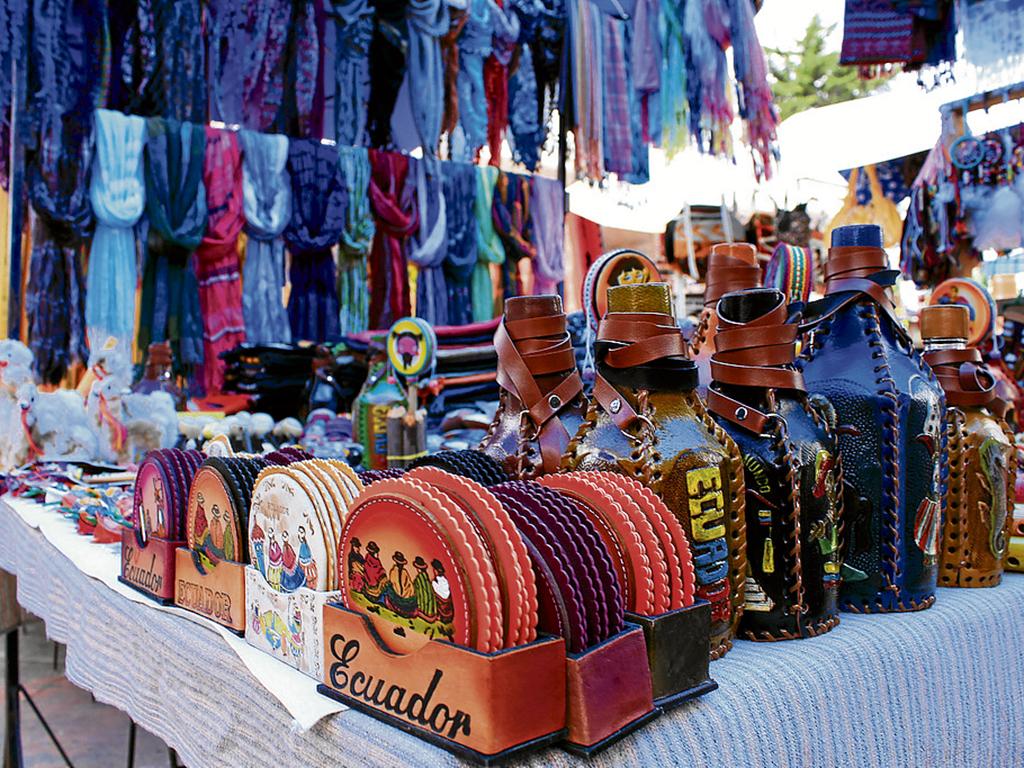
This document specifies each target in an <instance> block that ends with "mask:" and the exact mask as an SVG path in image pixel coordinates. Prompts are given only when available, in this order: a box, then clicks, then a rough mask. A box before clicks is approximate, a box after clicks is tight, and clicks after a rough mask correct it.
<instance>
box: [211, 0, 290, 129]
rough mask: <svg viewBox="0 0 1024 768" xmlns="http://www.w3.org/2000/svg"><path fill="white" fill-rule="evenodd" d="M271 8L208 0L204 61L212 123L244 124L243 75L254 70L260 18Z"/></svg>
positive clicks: (228, 0)
mask: <svg viewBox="0 0 1024 768" xmlns="http://www.w3.org/2000/svg"><path fill="white" fill-rule="evenodd" d="M253 6H255V7H253ZM260 6H262V7H260ZM273 7H274V6H273V4H272V3H271V4H267V5H264V4H263V3H251V4H250V3H239V2H236V0H207V3H206V19H207V34H206V42H207V53H206V61H207V63H208V66H209V72H210V87H209V97H210V106H209V109H210V118H211V119H213V120H221V121H223V122H225V123H229V124H230V123H241V122H242V121H243V119H244V113H245V99H246V90H245V80H246V75H247V74H249V73H250V72H252V71H253V70H254V69H256V68H257V66H258V64H259V58H260V53H261V52H262V49H261V46H260V42H261V41H260V40H258V38H257V37H256V34H255V33H256V32H257V31H258V30H259V29H260V26H261V25H260V24H259V23H258V21H259V17H260V16H265V15H267V14H268V13H269V12H270V11H271V10H272V9H273ZM250 20H251V21H252V22H255V23H250Z"/></svg>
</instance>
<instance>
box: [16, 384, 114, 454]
mask: <svg viewBox="0 0 1024 768" xmlns="http://www.w3.org/2000/svg"><path fill="white" fill-rule="evenodd" d="M18 408H19V410H20V418H19V420H20V422H21V430H20V431H21V433H22V434H23V435H24V437H25V444H24V446H23V448H22V450H21V453H20V455H19V456H18V457H17V464H19V465H20V464H24V463H27V462H29V461H32V460H34V459H46V460H53V461H91V460H94V459H96V457H97V455H98V451H99V446H98V444H97V440H96V434H95V433H94V432H93V430H92V428H91V425H90V424H89V418H88V416H86V413H85V403H83V402H82V398H81V396H80V395H79V394H78V393H77V392H73V391H71V390H68V389H59V390H57V391H56V392H40V391H39V390H38V389H37V388H36V385H35V384H33V383H31V382H25V383H24V384H22V385H21V386H20V387H19V388H18Z"/></svg>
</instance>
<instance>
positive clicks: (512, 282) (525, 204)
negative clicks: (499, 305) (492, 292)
mask: <svg viewBox="0 0 1024 768" xmlns="http://www.w3.org/2000/svg"><path fill="white" fill-rule="evenodd" d="M530 210H531V206H530V179H529V177H527V176H520V175H519V174H518V173H505V172H504V171H501V172H499V173H498V181H497V182H496V183H495V185H494V206H493V208H492V213H493V216H494V231H495V232H497V233H498V237H500V238H501V243H502V245H503V246H505V270H504V273H503V281H502V288H503V291H504V298H505V299H507V298H509V297H510V296H521V295H522V294H523V283H522V277H521V276H520V274H519V260H520V259H531V260H532V259H533V258H535V257H536V255H537V249H536V248H535V247H534V245H533V242H532V240H533V221H532V217H531V213H530Z"/></svg>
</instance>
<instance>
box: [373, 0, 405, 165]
mask: <svg viewBox="0 0 1024 768" xmlns="http://www.w3.org/2000/svg"><path fill="white" fill-rule="evenodd" d="M408 5H409V0H377V2H376V3H374V14H375V15H374V26H373V39H372V40H371V41H370V103H369V106H368V107H367V110H368V116H369V132H370V143H371V144H372V145H373V146H374V147H388V146H390V144H391V113H392V112H394V111H395V101H396V100H397V99H398V91H399V89H400V88H401V87H402V80H403V79H404V78H405V69H406V55H405V53H406V48H407V47H408V41H407V40H406V39H405V34H406V25H405V17H406V9H407V8H408Z"/></svg>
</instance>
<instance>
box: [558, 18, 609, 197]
mask: <svg viewBox="0 0 1024 768" xmlns="http://www.w3.org/2000/svg"><path fill="white" fill-rule="evenodd" d="M567 7H568V9H569V29H568V34H569V37H570V43H567V45H569V52H570V53H569V55H570V57H571V59H570V62H569V66H570V75H569V76H570V78H571V81H570V83H569V86H570V93H571V94H572V99H573V103H572V105H571V112H570V111H567V119H569V117H571V122H570V126H571V127H572V129H573V132H574V133H575V137H576V141H575V147H576V155H575V156H576V173H577V174H579V175H582V176H586V177H588V178H591V179H601V178H603V177H604V175H605V174H604V160H603V158H604V153H603V150H602V148H601V143H602V136H603V133H604V126H603V121H604V114H605V110H604V103H603V88H602V78H601V77H598V76H597V73H600V72H602V61H603V54H602V34H601V28H602V23H603V19H604V14H603V13H602V12H601V11H600V9H598V8H597V6H596V5H594V4H593V3H591V2H589V0H568V3H567Z"/></svg>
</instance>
